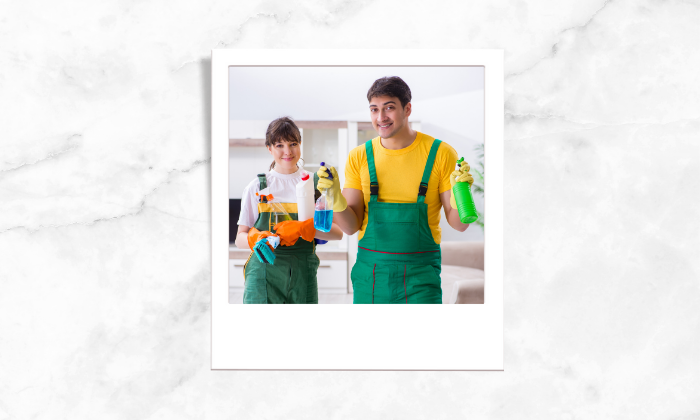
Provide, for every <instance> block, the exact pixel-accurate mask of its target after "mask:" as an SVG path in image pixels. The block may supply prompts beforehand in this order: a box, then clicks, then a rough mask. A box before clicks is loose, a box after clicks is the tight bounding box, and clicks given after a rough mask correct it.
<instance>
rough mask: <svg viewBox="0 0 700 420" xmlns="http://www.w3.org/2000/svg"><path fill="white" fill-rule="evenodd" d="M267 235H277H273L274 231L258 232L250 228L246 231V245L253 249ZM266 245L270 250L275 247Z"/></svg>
mask: <svg viewBox="0 0 700 420" xmlns="http://www.w3.org/2000/svg"><path fill="white" fill-rule="evenodd" d="M311 220H313V219H311ZM269 236H279V235H275V234H274V233H272V232H269V231H267V230H264V231H262V232H260V231H259V230H257V229H256V228H250V230H249V231H248V246H249V247H250V249H253V248H254V247H255V244H256V243H258V241H259V240H261V239H262V238H267V237H269ZM267 246H269V247H270V249H271V250H273V251H274V250H275V248H274V247H273V246H272V245H270V244H267Z"/></svg>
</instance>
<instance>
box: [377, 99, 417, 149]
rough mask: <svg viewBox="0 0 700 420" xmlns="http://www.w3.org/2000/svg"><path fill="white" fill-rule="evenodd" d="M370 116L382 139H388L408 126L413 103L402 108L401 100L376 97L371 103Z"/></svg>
mask: <svg viewBox="0 0 700 420" xmlns="http://www.w3.org/2000/svg"><path fill="white" fill-rule="evenodd" d="M369 115H370V116H371V117H372V126H373V127H374V129H375V130H377V133H379V135H380V136H381V137H382V138H385V139H388V138H390V137H392V136H394V135H396V133H398V132H399V131H401V129H403V128H404V126H406V124H408V116H409V115H411V103H410V102H409V103H407V104H406V108H402V107H401V101H399V98H394V97H391V96H375V97H374V98H372V99H371V100H370V101H369Z"/></svg>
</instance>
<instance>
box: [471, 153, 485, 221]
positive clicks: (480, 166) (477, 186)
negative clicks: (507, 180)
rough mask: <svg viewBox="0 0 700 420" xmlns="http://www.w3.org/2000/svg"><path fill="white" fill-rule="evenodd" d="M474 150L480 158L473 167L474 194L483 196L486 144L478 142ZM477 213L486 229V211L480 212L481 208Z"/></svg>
mask: <svg viewBox="0 0 700 420" xmlns="http://www.w3.org/2000/svg"><path fill="white" fill-rule="evenodd" d="M474 151H475V152H476V155H477V157H478V158H479V160H478V161H477V162H476V167H475V168H471V171H470V172H471V174H472V176H473V177H474V183H473V184H472V194H479V195H481V196H482V197H483V196H484V145H483V143H482V144H478V145H476V147H475V148H474ZM476 213H477V214H478V215H479V218H478V219H476V222H474V223H476V224H477V225H479V226H480V227H481V230H484V213H483V212H480V211H479V210H477V211H476Z"/></svg>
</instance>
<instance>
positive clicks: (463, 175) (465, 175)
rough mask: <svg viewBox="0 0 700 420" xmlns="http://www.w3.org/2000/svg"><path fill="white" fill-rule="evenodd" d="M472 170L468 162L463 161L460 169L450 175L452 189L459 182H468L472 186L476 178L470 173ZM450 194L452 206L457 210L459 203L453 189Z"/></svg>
mask: <svg viewBox="0 0 700 420" xmlns="http://www.w3.org/2000/svg"><path fill="white" fill-rule="evenodd" d="M470 168H471V167H470V166H469V164H468V163H467V162H466V161H462V164H461V166H460V168H459V169H457V170H455V171H454V172H452V173H451V174H450V184H451V185H452V188H454V186H455V184H456V183H458V182H468V183H469V185H470V186H471V185H472V184H473V183H474V178H473V177H472V175H471V174H470V173H469V169H470ZM450 192H451V194H450V205H451V206H452V208H453V209H456V208H457V202H456V201H455V194H454V192H453V191H452V189H450Z"/></svg>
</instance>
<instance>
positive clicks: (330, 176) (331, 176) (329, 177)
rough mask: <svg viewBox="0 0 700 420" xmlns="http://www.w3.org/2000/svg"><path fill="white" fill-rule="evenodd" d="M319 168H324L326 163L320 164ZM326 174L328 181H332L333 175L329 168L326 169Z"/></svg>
mask: <svg viewBox="0 0 700 420" xmlns="http://www.w3.org/2000/svg"><path fill="white" fill-rule="evenodd" d="M321 166H326V162H321ZM326 172H328V179H333V174H332V173H331V170H330V169H329V168H326Z"/></svg>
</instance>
